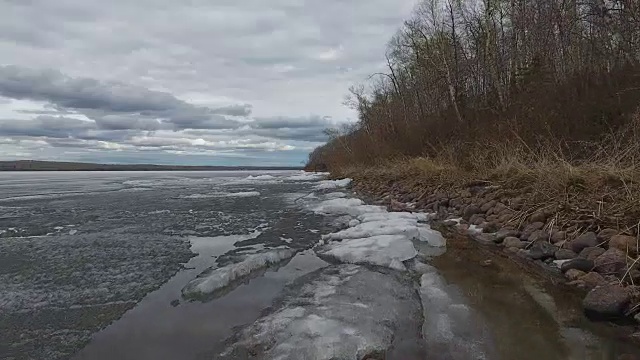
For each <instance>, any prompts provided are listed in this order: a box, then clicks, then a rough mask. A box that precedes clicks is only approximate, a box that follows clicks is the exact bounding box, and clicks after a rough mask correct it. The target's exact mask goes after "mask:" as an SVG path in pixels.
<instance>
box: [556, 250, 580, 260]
mask: <svg viewBox="0 0 640 360" xmlns="http://www.w3.org/2000/svg"><path fill="white" fill-rule="evenodd" d="M554 256H555V258H556V259H557V260H569V259H573V258H575V257H577V256H578V254H576V253H574V252H573V251H571V250H569V249H560V250H558V251H556V253H555V255H554Z"/></svg>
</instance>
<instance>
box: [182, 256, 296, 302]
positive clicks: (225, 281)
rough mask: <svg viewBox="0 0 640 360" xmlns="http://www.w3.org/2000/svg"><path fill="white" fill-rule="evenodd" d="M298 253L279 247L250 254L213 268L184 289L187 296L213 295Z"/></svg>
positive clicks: (183, 291)
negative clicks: (239, 259)
mask: <svg viewBox="0 0 640 360" xmlns="http://www.w3.org/2000/svg"><path fill="white" fill-rule="evenodd" d="M295 254H296V251H295V250H292V249H277V250H271V251H269V252H264V253H259V254H255V255H250V256H248V257H247V258H246V259H244V260H243V261H241V262H239V263H235V264H230V265H227V266H225V267H221V268H218V269H215V270H213V271H212V272H210V273H208V274H207V275H205V276H202V277H198V278H195V279H193V280H191V281H190V282H189V283H188V284H187V285H186V286H185V287H184V288H183V289H182V294H183V295H184V296H186V297H198V296H203V295H205V296H206V295H211V294H213V293H214V292H215V291H216V290H219V289H222V288H224V287H225V286H227V285H229V284H230V283H231V282H233V281H235V280H239V279H242V278H244V277H246V276H248V275H249V274H251V273H252V272H253V271H256V270H259V269H261V268H264V267H267V266H269V265H274V264H277V263H279V262H281V261H284V260H286V259H289V258H291V257H293V256H294V255H295Z"/></svg>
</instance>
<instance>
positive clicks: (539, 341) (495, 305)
mask: <svg viewBox="0 0 640 360" xmlns="http://www.w3.org/2000/svg"><path fill="white" fill-rule="evenodd" d="M483 256H484V259H487V258H488V255H487V253H484V255H483V253H482V251H479V250H478V249H477V248H475V247H474V246H471V247H470V248H469V247H466V248H464V249H456V248H455V246H454V247H453V249H452V248H451V247H450V249H449V251H448V252H447V253H446V254H444V255H443V256H441V257H439V258H436V259H434V260H433V265H435V266H436V268H437V269H438V270H439V272H440V274H441V275H442V276H443V277H444V278H445V279H446V280H447V281H448V282H449V283H452V284H455V285H457V286H458V287H459V288H460V289H461V291H462V292H463V293H464V294H466V296H467V299H468V301H469V304H470V305H471V306H472V307H473V308H474V309H475V310H477V311H479V312H480V313H481V314H482V315H483V317H484V319H485V321H486V322H487V324H488V326H489V327H490V329H491V331H492V333H493V337H494V339H495V344H494V345H495V349H496V351H497V353H498V356H499V358H501V359H523V360H527V359H531V360H538V359H549V360H554V359H557V360H566V359H575V360H583V359H594V360H595V359H597V360H609V359H611V360H616V359H618V356H619V355H621V354H637V355H640V353H639V352H638V350H637V349H636V348H634V347H632V346H630V345H629V344H625V343H622V342H620V341H617V340H615V339H613V338H610V337H608V336H596V335H594V334H593V333H592V332H591V331H590V330H592V329H591V328H596V327H603V326H604V325H602V326H600V325H597V324H595V325H594V324H590V323H589V322H588V321H587V320H586V319H585V318H584V317H583V315H582V314H581V312H580V306H579V301H580V298H579V297H578V296H577V295H576V294H575V293H573V292H572V291H563V289H560V288H557V287H556V288H554V287H549V286H548V284H547V283H546V282H545V281H543V280H542V279H538V278H537V277H535V276H533V275H529V274H527V273H525V272H524V271H523V270H522V269H521V268H519V267H518V266H517V265H516V264H515V263H514V262H512V261H511V260H509V259H505V258H496V257H492V258H491V259H492V261H491V263H490V264H485V266H482V265H481V264H482V262H483Z"/></svg>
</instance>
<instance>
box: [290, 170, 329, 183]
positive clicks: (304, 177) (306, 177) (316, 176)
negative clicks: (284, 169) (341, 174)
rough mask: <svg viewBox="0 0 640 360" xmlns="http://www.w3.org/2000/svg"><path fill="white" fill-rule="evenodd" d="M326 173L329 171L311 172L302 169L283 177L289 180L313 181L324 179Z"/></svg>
mask: <svg viewBox="0 0 640 360" xmlns="http://www.w3.org/2000/svg"><path fill="white" fill-rule="evenodd" d="M327 175H329V173H312V172H305V171H302V172H300V173H299V174H297V175H291V176H288V177H286V178H284V179H285V180H289V181H315V180H320V179H324V178H325V177H326V176H327Z"/></svg>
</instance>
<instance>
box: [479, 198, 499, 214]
mask: <svg viewBox="0 0 640 360" xmlns="http://www.w3.org/2000/svg"><path fill="white" fill-rule="evenodd" d="M496 203H497V201H495V200H491V201H488V202H486V203H485V204H484V205H482V206H481V207H480V211H481V212H483V213H486V212H487V211H489V209H491V208H493V207H494V206H496Z"/></svg>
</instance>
